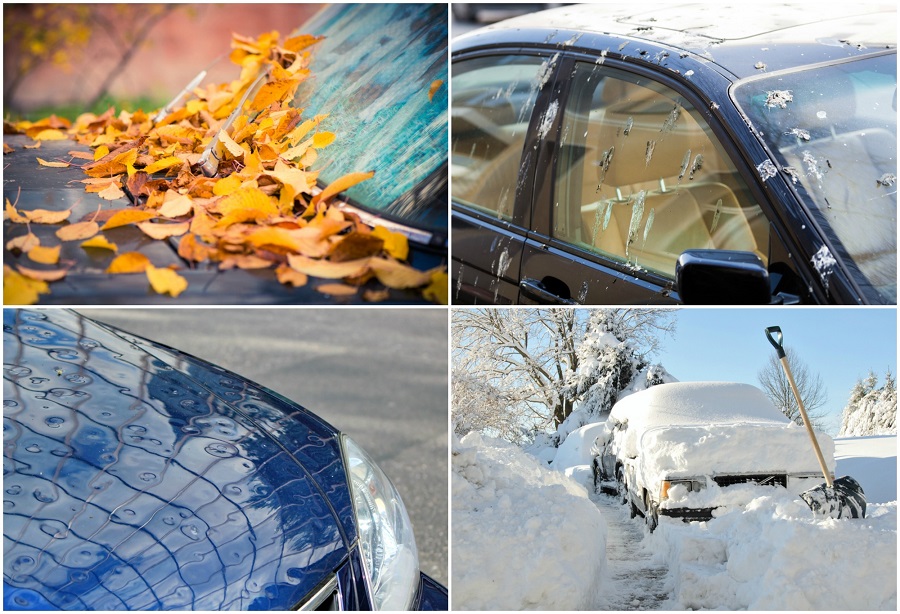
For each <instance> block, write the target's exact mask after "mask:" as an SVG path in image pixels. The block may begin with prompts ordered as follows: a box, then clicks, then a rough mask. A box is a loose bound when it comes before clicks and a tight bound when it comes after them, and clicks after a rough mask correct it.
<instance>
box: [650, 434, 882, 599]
mask: <svg viewBox="0 0 900 614" xmlns="http://www.w3.org/2000/svg"><path fill="white" fill-rule="evenodd" d="M837 455H838V463H837V474H838V475H852V476H853V477H854V478H856V479H857V480H858V481H859V482H860V483H861V484H862V485H863V488H864V489H865V490H866V497H867V499H868V502H869V506H868V510H867V513H866V518H865V519H845V520H833V519H826V520H817V519H815V518H813V517H812V515H811V512H810V510H809V508H808V507H806V505H805V504H804V503H803V502H802V501H801V500H799V499H798V498H797V497H795V496H794V495H792V494H791V493H790V492H788V491H786V490H784V489H780V488H771V487H764V486H755V485H744V486H741V487H739V488H735V487H732V488H731V489H728V490H730V491H732V492H733V493H734V494H735V496H740V498H743V499H745V502H742V507H741V508H737V507H729V508H726V509H724V510H723V512H724V513H721V514H719V515H717V517H716V518H714V519H713V520H710V521H709V522H705V523H690V524H687V523H682V522H680V521H676V520H672V519H669V518H662V519H660V525H659V528H658V529H657V530H656V532H655V533H653V534H652V535H649V536H648V538H647V540H648V542H649V543H650V544H651V545H652V546H653V547H654V548H655V549H656V550H657V552H658V557H660V558H661V559H662V562H663V563H664V565H665V566H666V567H668V568H669V569H670V570H671V573H672V575H673V578H674V585H675V592H674V595H673V607H675V608H689V609H725V610H738V609H751V610H831V611H842V610H890V611H895V610H896V609H897V502H896V456H897V449H896V437H865V438H855V439H852V440H844V439H839V440H837ZM889 497H893V499H889Z"/></svg>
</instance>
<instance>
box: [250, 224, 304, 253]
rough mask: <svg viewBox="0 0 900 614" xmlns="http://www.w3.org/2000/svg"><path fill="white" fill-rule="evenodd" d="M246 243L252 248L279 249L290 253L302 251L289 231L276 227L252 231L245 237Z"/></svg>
mask: <svg viewBox="0 0 900 614" xmlns="http://www.w3.org/2000/svg"><path fill="white" fill-rule="evenodd" d="M247 243H249V244H250V245H252V246H254V247H263V246H271V247H280V248H283V249H285V250H287V251H291V252H300V251H302V245H301V244H300V242H299V241H297V240H296V239H295V238H294V237H293V236H292V235H291V232H290V231H289V230H285V229H284V228H278V227H276V226H270V227H268V228H260V229H259V230H255V231H253V232H252V233H251V234H250V236H249V237H247Z"/></svg>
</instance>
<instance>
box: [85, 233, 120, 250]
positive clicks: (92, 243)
mask: <svg viewBox="0 0 900 614" xmlns="http://www.w3.org/2000/svg"><path fill="white" fill-rule="evenodd" d="M81 247H93V248H94V249H108V250H110V251H111V252H118V251H119V246H118V245H116V244H115V243H111V242H110V241H109V240H108V239H107V238H106V237H104V236H103V235H97V236H95V237H93V238H91V239H88V240H87V241H83V242H82V243H81Z"/></svg>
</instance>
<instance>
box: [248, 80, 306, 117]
mask: <svg viewBox="0 0 900 614" xmlns="http://www.w3.org/2000/svg"><path fill="white" fill-rule="evenodd" d="M299 83H300V81H299V80H298V79H281V80H280V81H272V82H271V83H266V84H265V85H263V86H262V87H261V88H259V91H258V92H257V93H256V96H255V97H254V98H253V102H251V103H250V112H251V113H255V112H256V111H262V110H263V109H265V108H266V107H268V106H269V105H270V104H272V103H273V102H280V101H282V100H284V99H285V98H288V97H289V96H291V95H292V94H293V93H294V90H295V89H297V85H298V84H299Z"/></svg>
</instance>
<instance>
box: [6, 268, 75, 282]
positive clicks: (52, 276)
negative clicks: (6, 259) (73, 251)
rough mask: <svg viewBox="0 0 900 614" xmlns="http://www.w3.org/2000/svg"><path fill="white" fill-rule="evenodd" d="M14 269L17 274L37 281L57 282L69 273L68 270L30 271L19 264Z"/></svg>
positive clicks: (30, 269)
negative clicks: (16, 270) (17, 271)
mask: <svg viewBox="0 0 900 614" xmlns="http://www.w3.org/2000/svg"><path fill="white" fill-rule="evenodd" d="M16 268H17V269H18V270H19V273H21V274H22V275H24V276H25V277H28V278H29V279H36V280H38V281H59V280H60V279H62V278H63V277H65V276H66V273H68V272H69V269H53V270H40V269H32V268H29V267H25V266H22V265H21V264H17V265H16Z"/></svg>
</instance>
